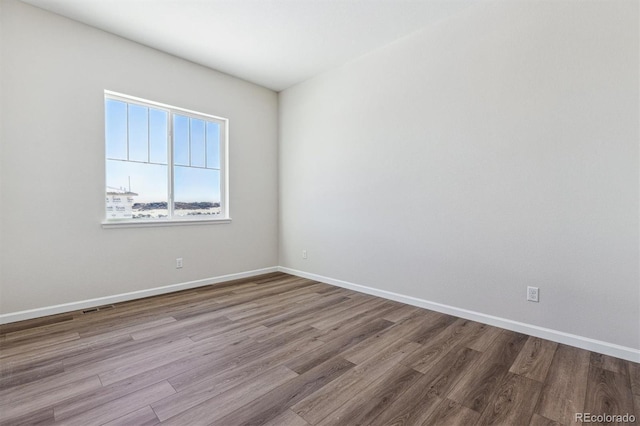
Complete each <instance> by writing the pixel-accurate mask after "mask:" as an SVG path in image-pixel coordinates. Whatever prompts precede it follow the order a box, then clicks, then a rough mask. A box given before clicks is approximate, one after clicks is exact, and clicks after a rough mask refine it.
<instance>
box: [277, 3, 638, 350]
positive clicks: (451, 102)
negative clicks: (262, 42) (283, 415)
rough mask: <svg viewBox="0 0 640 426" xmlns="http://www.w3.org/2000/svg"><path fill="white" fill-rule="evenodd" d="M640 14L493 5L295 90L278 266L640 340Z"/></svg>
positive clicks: (286, 131) (596, 7)
mask: <svg viewBox="0 0 640 426" xmlns="http://www.w3.org/2000/svg"><path fill="white" fill-rule="evenodd" d="M638 12H639V11H638V2H637V1H615V2H611V1H590V2H574V1H554V2H551V1H547V2H545V1H537V2H522V1H519V2H492V3H489V4H483V5H480V6H476V7H474V8H471V9H468V10H466V11H464V12H463V13H462V14H460V15H458V16H457V17H455V18H452V19H449V20H447V21H445V22H441V23H440V24H439V25H437V26H435V27H434V28H431V29H429V30H426V31H423V32H420V33H416V34H414V35H412V36H409V37H406V38H404V39H402V40H400V41H397V42H395V43H393V44H391V45H388V46H386V47H384V48H382V49H379V50H377V51H375V52H373V53H371V54H369V55H367V56H365V57H362V58H360V59H358V60H355V61H353V62H351V63H349V64H347V65H345V66H343V67H341V68H339V69H336V70H333V71H330V72H328V73H325V74H323V75H321V76H318V77H316V78H313V79H311V80H309V81H307V82H304V83H302V84H299V85H297V86H294V87H293V88H290V89H288V90H285V91H284V92H282V93H281V95H280V168H279V170H280V227H281V232H280V265H282V266H284V267H287V268H292V269H294V270H298V271H304V272H307V273H312V274H318V275H320V276H324V277H329V278H332V279H337V280H344V281H347V282H350V283H355V284H360V285H365V286H369V287H372V288H375V289H380V290H386V291H391V292H395V293H399V294H402V295H407V296H412V297H416V298H419V299H424V300H427V301H432V302H437V303H441V304H445V305H450V306H454V307H457V308H461V309H467V310H471V311H475V312H479V313H482V314H486V315H493V316H496V317H500V318H503V319H507V320H511V321H519V322H523V323H526V324H530V325H534V326H539V327H545V328H549V329H552V330H557V331H560V332H564V333H570V334H574V335H577V336H583V337H586V338H590V339H596V340H600V341H604V342H608V343H611V344H614V345H622V346H625V347H628V348H636V349H638V348H640V279H639V269H638V265H639V249H638V242H639V210H638V194H639V179H638V171H639V169H638V158H639V151H638V140H639V114H640V111H639V105H638V103H639V101H638V99H639V98H638V95H639V91H638V80H639V77H638V60H639V58H638V50H639V49H638V48H639V46H638V40H639V33H638ZM302 249H306V250H308V256H309V258H308V259H307V260H303V259H302V258H301V250H302ZM527 285H532V286H538V287H540V297H541V301H540V303H538V304H535V303H531V302H526V301H525V294H526V290H525V289H526V286H527Z"/></svg>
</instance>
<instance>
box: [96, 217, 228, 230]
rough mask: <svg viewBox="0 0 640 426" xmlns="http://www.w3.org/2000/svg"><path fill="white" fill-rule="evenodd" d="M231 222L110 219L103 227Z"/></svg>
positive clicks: (217, 220)
mask: <svg viewBox="0 0 640 426" xmlns="http://www.w3.org/2000/svg"><path fill="white" fill-rule="evenodd" d="M223 223H231V218H224V219H177V220H136V221H133V220H123V221H116V220H109V221H103V222H102V228H103V229H111V228H148V227H154V226H190V225H221V224H223Z"/></svg>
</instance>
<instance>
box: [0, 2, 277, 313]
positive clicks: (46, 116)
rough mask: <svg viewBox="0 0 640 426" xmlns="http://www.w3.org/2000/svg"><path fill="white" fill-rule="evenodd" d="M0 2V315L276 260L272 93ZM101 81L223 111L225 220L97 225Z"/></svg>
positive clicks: (135, 92) (100, 206) (106, 85)
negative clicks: (226, 125)
mask: <svg viewBox="0 0 640 426" xmlns="http://www.w3.org/2000/svg"><path fill="white" fill-rule="evenodd" d="M0 1H2V18H1V19H2V21H1V24H2V25H1V27H2V29H1V37H2V44H1V46H2V52H1V53H2V69H1V72H2V76H1V84H2V101H1V107H2V115H1V120H0V121H1V122H2V133H1V145H2V157H1V168H0V182H2V190H1V191H0V203H1V206H2V215H1V219H0V235H1V240H0V270H1V272H0V313H3V314H7V313H13V312H17V311H21V310H27V309H37V308H42V307H48V306H52V305H57V304H62V303H69V302H76V301H83V300H86V299H91V298H98V297H104V296H111V295H117V294H121V293H128V292H134V291H140V290H145V289H150V288H154V287H161V286H165V285H171V284H177V283H184V282H188V281H192V280H199V279H206V278H210V277H218V276H221V275H226V274H233V273H239V272H244V271H250V270H255V269H259V268H265V267H273V266H276V265H277V260H278V257H277V233H278V231H277V223H278V222H277V208H278V206H277V121H278V119H277V108H278V99H277V94H276V93H274V92H272V91H270V90H267V89H264V88H261V87H259V86H256V85H253V84H249V83H247V82H244V81H241V80H238V79H235V78H232V77H230V76H227V75H224V74H221V73H218V72H215V71H212V70H210V69H207V68H204V67H201V66H198V65H195V64H193V63H190V62H187V61H184V60H181V59H177V58H175V57H172V56H169V55H167V54H164V53H161V52H158V51H156V50H153V49H149V48H146V47H143V46H141V45H138V44H135V43H132V42H130V41H127V40H124V39H121V38H119V37H116V36H113V35H110V34H107V33H105V32H102V31H99V30H96V29H93V28H91V27H88V26H85V25H82V24H79V23H77V22H74V21H71V20H68V19H66V18H62V17H59V16H57V15H54V14H51V13H49V12H45V11H42V10H40V9H37V8H34V7H32V6H29V5H26V4H23V3H20V2H16V1H14V0H0ZM105 89H108V90H113V91H117V92H122V93H126V94H130V95H133V96H138V97H142V98H146V99H151V100H154V101H158V102H163V103H167V104H171V105H176V106H180V107H183V108H188V109H192V110H196V111H201V112H205V113H210V114H215V115H219V116H223V117H226V118H229V120H230V186H231V188H230V198H231V199H230V206H231V217H232V218H233V222H232V223H231V224H229V225H196V226H181V227H165V228H136V229H102V227H101V225H100V222H101V220H103V218H104V173H105V166H104V107H103V102H104V101H103V91H104V90H105ZM176 257H183V258H184V268H183V269H181V270H176V269H175V258H176Z"/></svg>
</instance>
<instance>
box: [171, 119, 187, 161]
mask: <svg viewBox="0 0 640 426" xmlns="http://www.w3.org/2000/svg"><path fill="white" fill-rule="evenodd" d="M173 162H174V163H175V164H178V165H181V166H188V165H189V119H188V118H187V117H185V116H184V115H178V114H174V115H173Z"/></svg>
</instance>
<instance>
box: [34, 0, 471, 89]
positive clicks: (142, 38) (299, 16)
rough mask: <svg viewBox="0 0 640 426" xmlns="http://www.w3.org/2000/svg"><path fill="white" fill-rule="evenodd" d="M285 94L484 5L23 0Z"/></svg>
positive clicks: (409, 0)
mask: <svg viewBox="0 0 640 426" xmlns="http://www.w3.org/2000/svg"><path fill="white" fill-rule="evenodd" d="M23 1H25V2H26V3H30V4H32V5H34V6H37V7H40V8H42V9H46V10H49V11H51V12H54V13H57V14H60V15H63V16H67V17H69V18H71V19H74V20H77V21H80V22H84V23H86V24H88V25H91V26H94V27H97V28H100V29H102V30H105V31H108V32H110V33H113V34H117V35H119V36H122V37H124V38H127V39H129V40H133V41H136V42H138V43H141V44H144V45H147V46H150V47H153V48H156V49H158V50H162V51H164V52H167V53H170V54H173V55H175V56H178V57H181V58H184V59H187V60H189V61H192V62H195V63H198V64H201V65H204V66H207V67H209V68H213V69H216V70H219V71H222V72H225V73H227V74H231V75H234V76H236V77H239V78H242V79H245V80H248V81H251V82H254V83H256V84H259V85H261V86H265V87H268V88H270V89H273V90H276V91H280V90H283V89H286V88H287V87H290V86H292V85H294V84H296V83H299V82H301V81H304V80H306V79H308V78H310V77H313V76H314V75H317V74H319V73H322V72H324V71H326V70H329V69H331V68H334V67H336V66H339V65H341V64H343V63H345V62H348V61H349V60H351V59H353V58H356V57H358V56H361V55H363V54H365V53H367V52H370V51H372V50H374V49H376V48H378V47H380V46H383V45H385V44H388V43H390V42H392V41H394V40H397V39H398V38H401V37H403V36H406V35H408V34H410V33H412V32H415V31H418V30H419V29H422V28H424V27H426V26H428V25H430V24H433V23H435V22H437V21H440V20H442V19H444V18H446V17H448V16H451V15H453V14H455V13H457V12H459V11H460V10H462V9H463V8H465V7H468V6H470V5H472V4H473V3H475V2H477V1H479V0H23Z"/></svg>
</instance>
